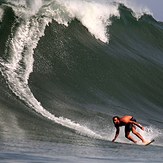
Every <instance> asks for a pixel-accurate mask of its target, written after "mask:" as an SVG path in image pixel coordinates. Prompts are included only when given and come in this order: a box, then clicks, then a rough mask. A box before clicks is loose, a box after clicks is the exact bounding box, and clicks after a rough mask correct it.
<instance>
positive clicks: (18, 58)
mask: <svg viewBox="0 0 163 163" xmlns="http://www.w3.org/2000/svg"><path fill="white" fill-rule="evenodd" d="M136 15H137V14H136V13H135V12H134V11H133V10H132V9H129V8H127V7H126V6H125V5H123V4H119V3H117V2H114V3H113V2H108V1H102V2H100V3H99V2H96V1H77V0H76V1H67V0H66V1H62V0H61V1H45V2H43V1H41V0H39V1H37V2H36V1H29V2H28V3H26V1H19V2H17V1H14V2H12V1H11V2H10V1H7V2H6V1H4V2H1V7H0V71H1V84H0V85H1V86H0V90H1V91H0V105H1V113H2V114H1V135H0V136H1V137H2V138H3V139H7V140H8V138H6V137H7V136H8V137H12V136H13V135H14V136H15V135H16V136H18V137H19V138H22V139H25V138H26V137H28V136H29V137H30V136H31V135H32V136H34V137H35V135H37V136H36V137H38V135H40V133H41V134H42V135H43V133H42V130H47V129H45V128H49V129H48V130H47V132H48V136H49V137H51V138H52V137H54V135H55V137H56V139H57V141H59V140H60V139H61V138H60V136H59V135H60V134H62V140H60V141H61V142H62V141H64V140H65V141H66V140H67V137H68V136H69V135H71V136H72V135H74V137H76V133H77V135H78V134H79V136H81V135H84V136H86V137H91V138H95V139H104V140H111V139H112V137H113V134H112V131H113V125H112V122H111V117H112V116H113V115H119V116H122V115H124V114H131V115H134V117H136V118H137V119H139V120H140V121H141V122H142V123H143V124H144V125H146V126H147V128H148V132H147V134H146V135H144V136H146V137H150V138H151V137H156V136H158V137H159V139H161V138H160V137H161V136H160V135H162V130H161V129H162V127H163V122H162V115H163V110H162V107H163V100H162V97H163V93H162V92H163V91H162V90H163V86H162V81H163V24H162V23H161V22H157V21H156V20H155V19H154V18H153V17H152V16H151V15H149V14H141V13H139V17H137V16H136ZM140 15H141V16H140ZM7 119H8V120H9V121H7ZM31 122H33V125H32V126H31V125H30V124H31ZM12 128H13V129H12ZM49 130H51V131H49ZM52 130H55V132H54V131H52ZM9 133H10V134H9ZM154 133H155V135H154ZM44 134H45V135H46V133H44ZM50 135H51V136H50ZM45 137H47V135H46V136H44V138H45ZM74 137H73V138H74ZM40 139H41V137H40ZM53 139H54V138H53ZM160 142H161V140H160Z"/></svg>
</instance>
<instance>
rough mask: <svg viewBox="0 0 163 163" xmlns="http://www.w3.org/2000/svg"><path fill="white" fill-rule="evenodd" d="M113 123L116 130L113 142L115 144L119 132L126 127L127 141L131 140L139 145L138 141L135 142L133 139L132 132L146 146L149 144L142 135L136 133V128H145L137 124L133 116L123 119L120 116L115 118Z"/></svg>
mask: <svg viewBox="0 0 163 163" xmlns="http://www.w3.org/2000/svg"><path fill="white" fill-rule="evenodd" d="M113 123H114V126H115V128H116V133H115V137H114V139H113V140H112V142H114V141H115V140H116V139H117V137H118V135H119V131H120V128H119V127H121V126H125V137H126V138H127V139H129V140H131V141H132V142H134V143H137V141H136V140H134V139H133V137H132V136H131V135H130V132H131V131H132V133H133V134H135V135H136V136H137V137H138V138H139V139H141V141H142V142H143V143H145V144H146V143H148V142H147V141H145V140H144V138H143V137H142V136H141V135H140V133H138V132H137V131H136V126H138V127H139V128H140V129H142V130H144V127H143V126H141V125H140V124H139V123H137V122H136V119H134V118H133V116H129V115H125V116H123V117H121V118H120V117H118V116H114V117H113Z"/></svg>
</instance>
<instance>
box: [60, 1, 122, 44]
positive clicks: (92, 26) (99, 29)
mask: <svg viewBox="0 0 163 163" xmlns="http://www.w3.org/2000/svg"><path fill="white" fill-rule="evenodd" d="M58 3H60V5H62V6H64V7H65V11H66V12H67V13H68V14H69V16H70V17H71V19H74V18H77V19H78V20H79V21H80V22H81V23H82V24H83V25H84V26H85V27H86V28H87V29H88V31H89V32H90V33H91V34H92V35H94V36H95V37H96V39H100V40H101V41H103V42H108V41H109V36H108V33H107V26H108V25H110V24H111V21H110V20H109V18H110V17H111V16H113V15H115V16H119V11H118V5H115V4H112V3H108V2H105V3H101V2H95V1H79V0H71V1H69V0H64V1H63V0H60V1H59V2H58Z"/></svg>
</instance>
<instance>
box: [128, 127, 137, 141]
mask: <svg viewBox="0 0 163 163" xmlns="http://www.w3.org/2000/svg"><path fill="white" fill-rule="evenodd" d="M131 128H132V126H131V125H130V124H129V125H126V126H125V137H126V138H127V139H129V140H131V141H132V142H134V143H137V141H136V140H134V139H133V137H132V136H131V135H130V131H131Z"/></svg>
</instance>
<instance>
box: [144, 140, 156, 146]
mask: <svg viewBox="0 0 163 163" xmlns="http://www.w3.org/2000/svg"><path fill="white" fill-rule="evenodd" d="M154 141H155V140H154V139H152V140H151V141H150V142H148V143H147V144H145V146H147V145H150V144H151V143H153V142H154Z"/></svg>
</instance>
